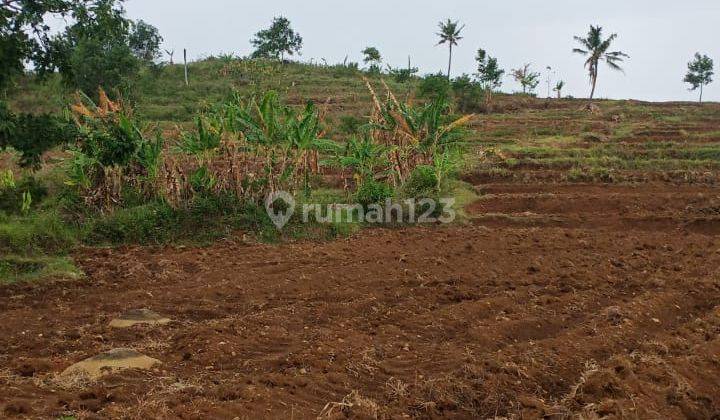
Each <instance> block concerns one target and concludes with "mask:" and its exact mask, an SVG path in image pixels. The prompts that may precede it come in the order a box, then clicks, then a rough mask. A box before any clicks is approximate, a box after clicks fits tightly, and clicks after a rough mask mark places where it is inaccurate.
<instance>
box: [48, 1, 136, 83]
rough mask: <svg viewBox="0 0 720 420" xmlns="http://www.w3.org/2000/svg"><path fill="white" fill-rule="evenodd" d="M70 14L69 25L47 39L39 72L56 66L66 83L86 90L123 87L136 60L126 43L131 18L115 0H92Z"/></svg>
mask: <svg viewBox="0 0 720 420" xmlns="http://www.w3.org/2000/svg"><path fill="white" fill-rule="evenodd" d="M72 16H73V19H74V23H73V24H72V25H70V26H68V27H67V28H66V29H65V31H64V32H62V33H59V34H57V35H54V36H53V37H50V38H49V39H48V41H47V45H48V48H47V51H46V52H45V53H44V54H43V56H42V57H41V58H40V60H39V63H38V64H39V65H38V71H39V72H40V74H50V73H52V72H54V71H56V70H57V71H59V72H60V74H61V75H62V76H63V80H64V81H65V82H66V83H67V84H68V85H69V86H72V87H74V88H78V89H80V90H82V91H83V92H85V93H87V94H94V93H95V92H97V89H98V88H103V89H106V90H115V89H120V90H126V89H127V88H128V87H129V86H128V83H129V80H130V79H132V78H133V77H134V76H135V75H136V74H137V72H138V69H139V60H138V59H137V58H136V57H135V55H134V54H133V49H132V48H131V46H130V38H131V37H130V34H131V32H130V30H131V26H132V22H131V21H130V20H129V19H127V18H126V16H125V9H124V8H123V7H122V6H121V5H119V4H117V0H96V1H94V2H91V3H89V4H84V3H82V4H80V5H78V6H77V7H76V8H74V9H73V12H72ZM136 47H139V46H138V45H136Z"/></svg>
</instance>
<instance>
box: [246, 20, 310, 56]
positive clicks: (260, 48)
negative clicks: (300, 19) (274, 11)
mask: <svg viewBox="0 0 720 420" xmlns="http://www.w3.org/2000/svg"><path fill="white" fill-rule="evenodd" d="M250 42H251V43H252V45H253V46H254V47H255V52H253V54H252V56H253V58H275V59H282V60H284V59H285V54H289V55H294V54H299V53H300V50H301V49H302V44H303V39H302V37H301V36H300V34H298V33H296V32H295V31H294V30H293V29H292V27H291V26H290V21H289V20H288V19H287V18H285V17H283V16H280V17H276V18H274V19H273V22H272V25H270V28H268V29H263V30H261V31H260V32H258V33H257V34H255V38H254V39H252V41H250Z"/></svg>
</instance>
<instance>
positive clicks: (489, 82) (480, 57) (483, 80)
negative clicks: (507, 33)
mask: <svg viewBox="0 0 720 420" xmlns="http://www.w3.org/2000/svg"><path fill="white" fill-rule="evenodd" d="M475 61H477V63H478V70H477V79H478V81H479V82H480V84H481V85H482V87H483V89H484V90H485V105H486V109H487V112H490V110H491V109H490V107H491V105H492V95H493V91H495V89H497V88H499V87H500V86H502V77H503V75H504V74H505V70H503V69H501V68H500V66H499V65H498V61H497V58H495V57H490V56H489V55H488V53H487V52H486V51H485V50H484V49H482V48H480V49H478V52H477V55H476V56H475Z"/></svg>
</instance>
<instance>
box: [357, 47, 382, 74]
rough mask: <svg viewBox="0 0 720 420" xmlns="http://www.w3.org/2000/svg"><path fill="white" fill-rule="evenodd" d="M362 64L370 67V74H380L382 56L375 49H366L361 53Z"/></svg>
mask: <svg viewBox="0 0 720 420" xmlns="http://www.w3.org/2000/svg"><path fill="white" fill-rule="evenodd" d="M362 53H363V55H364V56H365V57H364V58H363V62H364V63H365V64H369V65H370V72H371V73H380V66H381V65H382V56H381V55H380V51H379V50H378V49H377V48H375V47H367V48H365V49H364V50H363V51H362Z"/></svg>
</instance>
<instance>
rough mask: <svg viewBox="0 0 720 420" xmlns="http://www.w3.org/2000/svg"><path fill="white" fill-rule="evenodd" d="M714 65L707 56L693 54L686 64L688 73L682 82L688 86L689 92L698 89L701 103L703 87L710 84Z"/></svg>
mask: <svg viewBox="0 0 720 420" xmlns="http://www.w3.org/2000/svg"><path fill="white" fill-rule="evenodd" d="M714 67H715V64H714V63H713V60H712V58H710V57H708V56H707V55H701V54H700V53H695V58H694V59H693V60H692V61H691V62H689V63H688V72H687V74H686V75H685V79H683V81H684V82H685V83H689V84H690V86H691V87H690V90H697V89H698V88H700V102H702V95H703V87H704V86H706V85H709V84H710V83H712V81H713V79H712V77H713V75H714V74H715V72H714Z"/></svg>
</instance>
